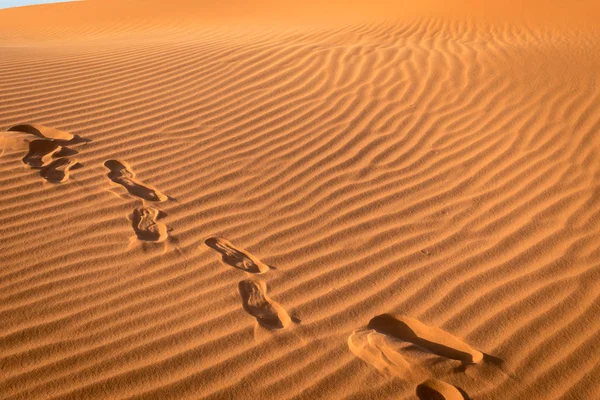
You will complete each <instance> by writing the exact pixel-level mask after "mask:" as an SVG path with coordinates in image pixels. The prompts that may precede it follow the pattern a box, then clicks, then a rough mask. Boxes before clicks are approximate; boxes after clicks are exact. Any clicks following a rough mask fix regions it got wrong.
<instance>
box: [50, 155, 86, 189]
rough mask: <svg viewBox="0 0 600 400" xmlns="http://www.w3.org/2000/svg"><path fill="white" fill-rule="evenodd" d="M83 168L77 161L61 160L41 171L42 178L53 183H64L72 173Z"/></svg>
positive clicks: (53, 162)
mask: <svg viewBox="0 0 600 400" xmlns="http://www.w3.org/2000/svg"><path fill="white" fill-rule="evenodd" d="M81 167H83V165H81V164H80V163H79V162H78V161H77V160H70V159H68V158H59V159H57V160H54V161H52V162H51V163H50V164H48V165H46V166H45V167H43V168H42V169H41V170H40V176H41V177H42V178H44V179H45V180H47V181H48V182H51V183H63V182H66V181H67V180H68V179H69V176H70V171H71V170H72V169H78V168H81Z"/></svg>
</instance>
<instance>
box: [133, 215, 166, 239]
mask: <svg viewBox="0 0 600 400" xmlns="http://www.w3.org/2000/svg"><path fill="white" fill-rule="evenodd" d="M163 215H164V214H163V213H162V212H161V211H160V210H158V209H156V208H154V207H140V208H136V209H135V210H133V213H132V214H131V215H130V216H129V220H130V221H131V223H132V225H133V230H134V231H135V234H136V235H137V237H138V239H139V240H143V241H145V242H157V243H160V242H164V241H165V240H167V238H168V237H169V234H168V231H167V226H166V225H165V224H163V223H160V222H157V220H158V219H159V218H161V217H162V216H163Z"/></svg>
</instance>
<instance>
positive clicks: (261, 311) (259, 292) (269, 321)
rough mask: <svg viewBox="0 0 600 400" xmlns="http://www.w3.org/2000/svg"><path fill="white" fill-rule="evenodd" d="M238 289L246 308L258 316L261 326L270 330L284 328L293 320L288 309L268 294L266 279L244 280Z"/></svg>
mask: <svg viewBox="0 0 600 400" xmlns="http://www.w3.org/2000/svg"><path fill="white" fill-rule="evenodd" d="M238 289H239V292H240V296H241V297H242V305H243V307H244V310H246V312H247V313H248V314H250V315H252V316H253V317H254V318H256V321H257V322H258V323H259V325H260V326H262V327H264V328H267V329H270V330H274V329H284V328H287V327H288V326H289V325H290V323H291V322H292V319H291V318H290V316H289V314H288V313H287V311H286V310H285V309H284V308H283V307H282V306H281V305H279V304H278V303H276V302H275V301H273V300H271V298H270V297H269V296H268V295H267V284H266V283H265V282H264V281H253V280H243V281H241V282H240V283H239V284H238Z"/></svg>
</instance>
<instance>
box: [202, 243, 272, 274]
mask: <svg viewBox="0 0 600 400" xmlns="http://www.w3.org/2000/svg"><path fill="white" fill-rule="evenodd" d="M204 244H206V245H207V246H208V247H210V248H211V249H213V250H215V251H217V252H218V253H220V254H221V260H222V261H223V262H224V263H225V264H228V265H231V266H232V267H234V268H238V269H241V270H242V271H245V272H250V273H252V274H263V273H265V272H267V271H268V270H269V269H270V268H272V267H270V266H268V265H267V264H265V263H263V262H262V261H260V260H259V259H258V258H256V257H255V256H254V255H252V254H251V253H250V252H247V251H246V250H243V249H240V248H239V247H236V246H234V245H233V243H231V242H230V241H229V240H226V239H223V238H219V237H210V238H208V239H206V240H205V241H204Z"/></svg>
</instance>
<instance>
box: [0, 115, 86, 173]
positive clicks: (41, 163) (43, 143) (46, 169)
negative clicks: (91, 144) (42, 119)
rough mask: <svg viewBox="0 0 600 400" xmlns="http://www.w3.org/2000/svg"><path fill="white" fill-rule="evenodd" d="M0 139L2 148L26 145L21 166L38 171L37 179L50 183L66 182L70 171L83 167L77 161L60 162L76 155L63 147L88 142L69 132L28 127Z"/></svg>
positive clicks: (11, 130)
mask: <svg viewBox="0 0 600 400" xmlns="http://www.w3.org/2000/svg"><path fill="white" fill-rule="evenodd" d="M7 134H12V135H13V136H12V137H11V136H9V135H7ZM30 135H33V136H35V137H38V138H40V139H36V140H32V139H30V138H28V137H27V136H29V137H31V136H30ZM2 139H3V142H4V145H3V146H5V147H6V146H9V147H15V146H17V147H19V148H20V147H21V146H23V144H25V143H26V144H27V147H28V148H29V151H28V152H27V154H26V155H25V157H23V158H22V161H23V163H24V164H26V165H28V166H30V167H31V168H34V169H40V176H41V177H42V178H44V179H45V180H47V181H48V182H52V183H62V182H66V181H67V180H68V179H69V174H70V171H71V170H72V169H77V168H80V167H82V166H83V165H81V164H80V163H79V162H77V160H70V159H68V158H63V157H68V156H72V155H74V154H77V151H75V150H71V149H70V148H68V147H65V145H66V144H77V143H81V142H88V141H89V140H86V139H83V138H82V137H80V136H78V135H73V134H71V133H69V132H65V131H61V130H58V129H54V128H49V127H47V126H43V125H31V124H23V125H16V126H13V127H11V128H9V129H8V132H5V133H4V134H3V135H2ZM3 151H4V148H3Z"/></svg>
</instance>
